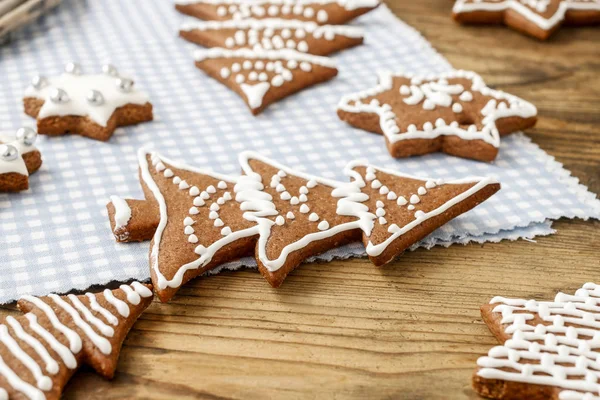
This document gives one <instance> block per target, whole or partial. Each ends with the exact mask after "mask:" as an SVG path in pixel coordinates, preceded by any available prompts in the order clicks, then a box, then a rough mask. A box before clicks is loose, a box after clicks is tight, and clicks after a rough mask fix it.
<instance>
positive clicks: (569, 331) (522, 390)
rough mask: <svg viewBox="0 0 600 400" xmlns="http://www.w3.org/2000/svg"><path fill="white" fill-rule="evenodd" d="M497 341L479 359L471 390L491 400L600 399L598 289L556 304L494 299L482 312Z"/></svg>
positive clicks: (586, 289) (562, 298)
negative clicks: (486, 353)
mask: <svg viewBox="0 0 600 400" xmlns="http://www.w3.org/2000/svg"><path fill="white" fill-rule="evenodd" d="M481 315H482V317H483V320H484V321H485V323H486V324H487V325H488V328H489V329H490V331H491V332H492V333H493V334H494V336H495V337H496V338H497V339H498V341H499V342H500V343H502V344H501V345H500V346H496V347H494V348H492V349H491V350H490V351H489V353H488V355H487V356H486V357H481V358H480V359H479V360H477V365H478V368H477V370H476V371H475V374H474V375H473V388H474V389H475V391H476V392H477V393H479V394H481V395H482V396H484V397H486V398H490V399H497V400H501V399H515V400H518V399H522V400H530V399H553V400H559V399H560V400H565V399H573V400H588V399H589V400H595V399H598V398H600V365H599V364H598V361H599V359H600V352H599V349H600V286H598V285H596V284H594V283H586V284H585V285H583V287H582V288H581V289H579V290H577V291H576V292H575V294H574V295H569V294H565V293H558V294H557V295H556V297H555V298H554V301H536V300H525V299H509V298H504V297H494V298H493V299H492V300H491V302H490V304H488V305H485V306H483V307H482V308H481Z"/></svg>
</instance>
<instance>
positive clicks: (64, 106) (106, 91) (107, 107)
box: [25, 73, 149, 127]
mask: <svg viewBox="0 0 600 400" xmlns="http://www.w3.org/2000/svg"><path fill="white" fill-rule="evenodd" d="M47 79H48V85H46V86H44V87H42V88H40V89H36V88H35V87H34V86H29V87H28V88H27V89H26V90H25V97H33V98H36V99H40V100H44V105H43V106H42V108H41V109H40V111H39V114H38V116H37V118H38V119H42V118H46V117H54V116H66V115H76V116H87V117H89V118H90V119H91V120H92V121H94V122H95V123H97V124H98V125H100V126H102V127H105V126H106V125H107V123H108V120H109V119H110V117H111V116H112V115H113V113H114V112H115V110H116V109H117V108H119V107H122V106H124V105H126V104H137V105H143V104H146V103H147V102H148V100H149V99H148V96H147V95H146V94H145V93H142V92H139V91H137V90H136V89H134V88H131V89H130V90H127V91H123V90H120V89H119V88H118V87H117V83H116V82H117V79H119V78H118V77H115V76H111V75H107V74H95V75H77V74H69V73H64V74H62V75H60V76H58V77H50V78H47ZM55 88H60V89H62V90H64V91H65V92H66V93H67V95H68V96H69V99H70V100H69V101H68V102H65V103H63V102H60V103H56V102H53V101H51V100H50V95H51V93H52V91H53V89H55ZM91 90H97V91H99V92H100V93H101V95H102V97H103V98H104V102H103V103H102V104H100V105H90V103H89V102H88V100H87V95H88V93H89V92H90V91H91Z"/></svg>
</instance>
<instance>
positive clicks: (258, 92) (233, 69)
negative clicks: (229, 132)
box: [196, 47, 337, 115]
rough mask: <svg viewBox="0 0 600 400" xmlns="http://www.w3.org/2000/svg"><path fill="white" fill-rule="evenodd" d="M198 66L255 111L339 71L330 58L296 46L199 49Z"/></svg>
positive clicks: (256, 112) (324, 79)
mask: <svg viewBox="0 0 600 400" xmlns="http://www.w3.org/2000/svg"><path fill="white" fill-rule="evenodd" d="M196 66H197V67H198V68H199V69H201V70H203V71H204V72H206V74H208V75H209V76H210V77H212V78H214V79H216V80H218V81H219V82H221V83H223V84H224V85H225V86H227V87H228V88H230V89H231V90H233V91H234V92H236V93H237V94H238V95H239V96H240V97H241V98H242V99H244V102H245V103H246V104H247V105H248V107H249V108H250V111H251V112H252V114H254V115H256V114H259V113H260V112H262V111H263V110H264V109H265V108H266V107H267V106H268V105H269V104H271V103H274V102H276V101H278V100H280V99H283V98H284V97H287V96H289V95H291V94H293V93H296V92H298V91H300V90H302V89H305V88H307V87H309V86H312V85H315V84H317V83H321V82H324V81H327V80H329V79H331V78H333V77H334V76H336V75H337V69H336V68H335V63H334V62H333V61H332V60H331V59H328V58H325V57H319V56H313V55H309V54H302V53H299V52H296V51H293V50H289V49H284V50H251V49H239V50H227V49H222V48H217V47H215V48H212V49H209V50H206V51H198V52H197V53H196Z"/></svg>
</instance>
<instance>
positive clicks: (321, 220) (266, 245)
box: [235, 152, 361, 287]
mask: <svg viewBox="0 0 600 400" xmlns="http://www.w3.org/2000/svg"><path fill="white" fill-rule="evenodd" d="M239 161H240V164H241V165H242V170H243V171H244V173H245V174H246V176H243V177H241V178H240V179H239V182H238V183H237V184H236V186H235V192H236V199H238V200H241V201H242V204H241V207H242V209H243V210H244V211H245V212H244V218H247V219H248V220H250V221H255V222H256V223H257V224H258V226H259V231H260V239H259V241H258V244H257V246H256V254H255V257H256V261H257V263H258V269H259V271H260V272H261V274H262V275H263V276H264V277H265V279H266V280H267V281H268V282H269V283H270V284H271V285H272V286H273V287H279V286H280V285H281V283H282V282H283V280H284V279H285V277H286V276H287V275H288V274H289V273H290V272H291V271H292V270H294V269H295V268H296V267H298V266H299V265H300V264H301V263H302V262H303V261H304V260H305V259H307V258H309V257H312V256H314V255H317V254H320V253H323V252H325V251H327V250H329V249H332V248H334V247H338V246H341V245H343V244H346V243H349V242H353V241H357V240H359V239H360V232H361V231H360V225H361V220H360V218H357V217H355V216H346V215H341V214H338V212H337V202H338V198H337V197H336V196H335V195H334V193H335V192H334V190H335V189H336V188H341V187H343V186H345V185H346V184H345V183H341V182H336V181H332V180H329V179H324V178H320V177H317V176H313V175H309V174H305V173H301V172H297V171H294V170H292V169H290V168H287V167H285V166H283V165H281V164H278V163H276V162H275V161H272V160H269V159H267V158H265V157H262V156H260V155H259V154H257V153H253V152H243V153H241V154H240V155H239Z"/></svg>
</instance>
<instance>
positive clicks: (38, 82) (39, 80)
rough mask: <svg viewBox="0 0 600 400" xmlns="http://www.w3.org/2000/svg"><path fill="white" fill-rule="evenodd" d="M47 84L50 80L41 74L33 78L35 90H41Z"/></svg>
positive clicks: (32, 83) (32, 84)
mask: <svg viewBox="0 0 600 400" xmlns="http://www.w3.org/2000/svg"><path fill="white" fill-rule="evenodd" d="M47 84H48V80H47V79H46V78H45V77H43V76H41V75H36V76H34V77H33V78H32V79H31V86H33V88H34V89H35V90H40V89H42V88H43V87H44V86H46V85H47Z"/></svg>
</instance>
